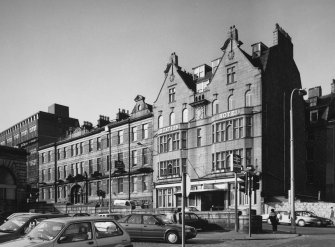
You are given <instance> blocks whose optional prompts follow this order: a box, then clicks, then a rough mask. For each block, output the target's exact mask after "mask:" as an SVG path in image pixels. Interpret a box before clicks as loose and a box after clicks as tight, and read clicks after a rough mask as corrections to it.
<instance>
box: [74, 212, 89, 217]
mask: <svg viewBox="0 0 335 247" xmlns="http://www.w3.org/2000/svg"><path fill="white" fill-rule="evenodd" d="M81 216H90V214H88V213H76V214H74V215H73V217H81Z"/></svg>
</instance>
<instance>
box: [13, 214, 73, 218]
mask: <svg viewBox="0 0 335 247" xmlns="http://www.w3.org/2000/svg"><path fill="white" fill-rule="evenodd" d="M66 216H67V215H65V214H42V213H27V214H20V213H19V214H17V215H14V216H13V217H11V219H12V218H16V217H28V218H43V217H66Z"/></svg>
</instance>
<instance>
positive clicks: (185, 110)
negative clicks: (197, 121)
mask: <svg viewBox="0 0 335 247" xmlns="http://www.w3.org/2000/svg"><path fill="white" fill-rule="evenodd" d="M187 122H188V109H187V108H185V109H184V110H183V123H187Z"/></svg>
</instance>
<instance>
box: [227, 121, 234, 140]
mask: <svg viewBox="0 0 335 247" xmlns="http://www.w3.org/2000/svg"><path fill="white" fill-rule="evenodd" d="M233 137H234V135H233V126H232V122H231V121H229V122H228V123H227V140H233Z"/></svg>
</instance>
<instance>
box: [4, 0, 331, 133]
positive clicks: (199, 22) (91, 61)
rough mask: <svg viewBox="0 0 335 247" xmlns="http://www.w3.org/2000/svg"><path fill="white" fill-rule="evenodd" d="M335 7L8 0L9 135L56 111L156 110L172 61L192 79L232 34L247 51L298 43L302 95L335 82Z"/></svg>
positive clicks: (243, 0)
mask: <svg viewBox="0 0 335 247" xmlns="http://www.w3.org/2000/svg"><path fill="white" fill-rule="evenodd" d="M334 13H335V1H333V0H318V1H314V0H96V1H93V0H90V1H89V0H53V1H51V0H20V1H19V0H0V116H1V118H0V132H1V131H3V130H6V129H7V128H9V127H11V126H12V125H14V124H16V123H18V122H20V121H21V120H24V119H25V118H27V117H29V116H31V115H33V114H35V113H37V112H38V111H48V107H49V106H50V105H52V104H54V103H57V104H62V105H66V106H68V107H69V109H70V116H71V117H73V118H78V119H79V121H80V124H82V123H83V121H89V122H92V123H93V125H96V124H97V120H98V118H99V115H105V116H108V117H110V119H115V117H116V113H117V112H118V110H119V108H121V109H125V110H129V111H130V112H131V110H132V108H133V107H134V105H135V101H134V99H135V97H136V96H137V95H142V96H144V97H146V102H147V103H149V104H153V103H154V101H155V100H156V97H157V95H158V93H159V89H160V87H161V86H162V83H163V80H164V70H165V68H166V64H167V63H168V62H169V57H170V55H171V53H173V52H175V53H176V54H177V55H178V57H179V65H180V66H181V67H182V68H183V69H185V70H186V71H188V72H192V68H194V67H196V66H198V65H201V64H204V63H207V64H209V65H210V64H211V61H212V60H214V59H216V58H219V57H220V56H221V55H222V51H221V50H220V48H221V47H222V45H223V44H224V42H225V41H226V39H227V32H228V29H229V27H230V26H232V25H235V26H236V28H237V29H238V32H239V39H240V40H241V41H242V42H243V45H242V47H241V48H242V49H243V50H244V51H246V52H247V53H249V54H250V53H251V45H252V44H254V43H256V42H259V41H261V42H263V43H264V44H265V45H267V46H268V47H270V46H272V42H273V31H274V29H275V24H276V23H278V24H279V25H280V26H281V27H282V28H283V29H284V30H285V31H286V32H287V33H288V34H289V35H290V36H291V37H292V42H293V44H294V59H295V62H296V64H297V66H298V69H299V71H300V76H301V81H302V87H303V88H306V89H308V88H312V87H316V86H321V87H322V91H323V94H324V95H325V94H329V93H330V84H331V82H332V80H333V79H335V49H334V40H335V28H334V26H333V25H334V24H335V14H334Z"/></svg>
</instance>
